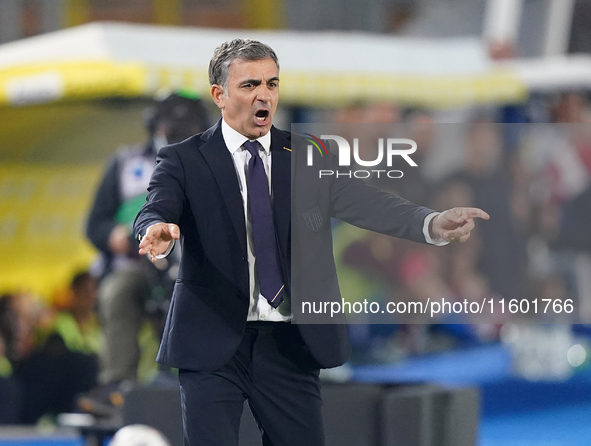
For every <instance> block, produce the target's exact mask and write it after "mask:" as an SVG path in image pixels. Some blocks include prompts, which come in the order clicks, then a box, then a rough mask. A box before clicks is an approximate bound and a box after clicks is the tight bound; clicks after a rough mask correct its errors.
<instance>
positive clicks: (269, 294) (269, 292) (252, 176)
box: [243, 141, 285, 308]
mask: <svg viewBox="0 0 591 446" xmlns="http://www.w3.org/2000/svg"><path fill="white" fill-rule="evenodd" d="M243 146H244V148H245V149H246V150H248V151H249V152H250V155H251V157H250V160H249V161H248V172H247V173H246V182H247V189H248V205H249V207H250V219H251V223H252V236H253V241H254V254H255V258H256V265H257V275H258V278H259V286H260V288H261V294H262V295H263V296H264V297H265V299H267V300H268V301H269V304H270V305H271V306H272V307H273V308H277V307H278V306H279V304H281V301H282V300H283V293H284V292H285V291H284V284H283V278H282V276H281V269H280V266H279V254H278V250H277V238H276V236H275V225H274V223H273V211H272V209H271V198H270V197H269V181H268V179H267V174H266V172H265V166H264V165H263V160H262V159H261V157H260V155H259V148H261V145H260V143H259V142H258V141H246V142H245V143H244V145H243Z"/></svg>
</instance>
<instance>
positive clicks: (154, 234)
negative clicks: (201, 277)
mask: <svg viewBox="0 0 591 446" xmlns="http://www.w3.org/2000/svg"><path fill="white" fill-rule="evenodd" d="M180 236H181V230H180V229H179V227H178V226H177V225H175V224H173V223H156V224H155V225H152V226H150V227H148V230H147V231H146V235H144V237H142V241H141V242H140V251H139V252H140V254H141V255H144V254H147V255H148V258H149V259H150V260H151V261H152V262H155V261H156V260H157V258H156V256H159V255H161V254H164V253H165V252H166V250H167V249H168V247H169V246H170V243H171V242H172V241H173V240H178V239H179V238H180Z"/></svg>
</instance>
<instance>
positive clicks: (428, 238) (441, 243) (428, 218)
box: [423, 212, 449, 246]
mask: <svg viewBox="0 0 591 446" xmlns="http://www.w3.org/2000/svg"><path fill="white" fill-rule="evenodd" d="M439 214H441V212H432V213H430V214H429V215H427V216H426V217H425V221H424V223H423V235H424V236H425V241H426V242H427V243H429V244H430V245H435V246H445V245H447V244H449V241H448V240H445V239H443V238H441V237H438V238H437V239H435V240H433V239H432V238H431V234H429V224H430V223H431V220H433V219H434V218H435V217H437V216H438V215H439Z"/></svg>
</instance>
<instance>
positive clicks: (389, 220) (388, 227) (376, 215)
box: [328, 154, 435, 243]
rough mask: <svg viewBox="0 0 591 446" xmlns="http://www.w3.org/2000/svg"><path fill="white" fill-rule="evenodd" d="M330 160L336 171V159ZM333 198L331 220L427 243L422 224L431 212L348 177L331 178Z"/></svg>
mask: <svg viewBox="0 0 591 446" xmlns="http://www.w3.org/2000/svg"><path fill="white" fill-rule="evenodd" d="M328 161H329V163H330V164H331V165H332V167H331V169H332V170H333V171H335V172H336V171H337V170H338V165H337V161H336V157H335V156H334V155H332V154H329V160H328ZM394 181H395V180H394ZM330 196H331V199H330V203H331V212H330V214H331V216H332V217H335V218H338V219H340V220H343V221H346V222H347V223H350V224H352V225H354V226H357V227H360V228H363V229H367V230H370V231H374V232H379V233H381V234H386V235H391V236H394V237H400V238H405V239H409V240H413V241H415V242H420V243H426V242H427V241H426V240H425V235H424V233H423V224H424V221H425V218H426V217H427V216H428V215H429V214H431V213H433V212H435V211H434V210H432V209H429V208H426V207H423V206H419V205H416V204H414V203H412V202H410V201H408V200H405V199H404V198H401V197H398V196H396V195H393V194H391V193H387V192H384V191H381V190H379V189H377V188H375V187H373V186H370V185H368V184H367V183H365V182H364V181H362V180H360V179H357V178H349V177H348V176H339V177H336V178H334V179H332V183H331V187H330Z"/></svg>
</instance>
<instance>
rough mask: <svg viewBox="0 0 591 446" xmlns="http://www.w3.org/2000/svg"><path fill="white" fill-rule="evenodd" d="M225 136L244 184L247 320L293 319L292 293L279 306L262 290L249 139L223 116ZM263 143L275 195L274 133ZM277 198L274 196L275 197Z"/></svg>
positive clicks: (267, 171)
mask: <svg viewBox="0 0 591 446" xmlns="http://www.w3.org/2000/svg"><path fill="white" fill-rule="evenodd" d="M222 136H223V137H224V142H225V143H226V147H227V148H228V150H229V151H230V154H231V155H232V160H233V161H234V167H235V168H236V174H237V175H238V183H239V185H240V194H241V195H242V205H243V206H244V221H245V222H246V249H247V251H248V252H247V255H248V275H249V279H250V280H249V282H250V305H249V306H248V316H247V319H246V320H247V321H273V322H287V321H289V320H291V318H292V314H291V303H290V301H289V296H286V295H284V299H283V302H281V305H279V307H278V308H273V307H272V306H271V305H269V302H268V301H267V299H265V298H264V297H263V295H262V294H261V293H260V289H259V281H258V278H257V277H258V276H257V275H256V258H255V253H254V242H253V240H252V223H251V219H250V212H249V210H248V188H247V187H248V186H247V184H246V171H247V169H248V161H249V160H250V157H251V155H250V152H249V151H248V150H246V149H245V148H243V147H242V145H243V144H244V143H245V142H246V141H248V138H246V137H244V136H242V135H241V134H240V133H238V132H237V131H236V130H234V129H233V128H232V127H230V126H229V125H228V124H226V121H224V120H223V119H222ZM257 141H258V142H259V143H260V144H261V147H262V150H259V155H260V156H261V159H262V160H263V165H264V166H265V172H266V173H267V180H268V181H269V193H270V194H271V132H268V133H267V134H266V135H265V136H261V137H260V138H258V139H257ZM271 199H273V197H271Z"/></svg>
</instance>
